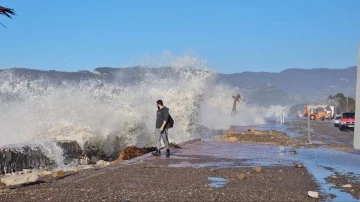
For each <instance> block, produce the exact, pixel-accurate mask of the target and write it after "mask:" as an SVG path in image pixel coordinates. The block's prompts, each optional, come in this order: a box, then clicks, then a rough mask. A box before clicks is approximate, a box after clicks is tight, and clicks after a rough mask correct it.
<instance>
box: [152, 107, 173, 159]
mask: <svg viewBox="0 0 360 202" xmlns="http://www.w3.org/2000/svg"><path fill="white" fill-rule="evenodd" d="M156 106H157V108H158V110H157V113H156V123H155V141H156V151H155V152H153V153H152V154H153V155H155V156H160V155H161V153H160V146H161V139H162V140H163V141H164V144H165V148H166V157H169V156H170V146H169V139H168V129H169V128H171V127H172V126H173V122H174V121H173V119H172V118H171V116H170V113H169V109H168V108H167V107H165V106H164V104H163V101H162V100H158V101H157V102H156Z"/></svg>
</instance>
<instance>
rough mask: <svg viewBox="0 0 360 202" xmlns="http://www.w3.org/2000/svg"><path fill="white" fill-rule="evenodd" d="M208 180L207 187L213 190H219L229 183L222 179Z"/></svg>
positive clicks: (210, 178) (212, 178) (209, 178)
mask: <svg viewBox="0 0 360 202" xmlns="http://www.w3.org/2000/svg"><path fill="white" fill-rule="evenodd" d="M208 180H209V181H210V183H209V186H210V187H214V188H221V187H224V186H225V185H226V184H227V183H229V180H227V179H225V178H222V177H208Z"/></svg>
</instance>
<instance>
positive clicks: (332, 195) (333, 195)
mask: <svg viewBox="0 0 360 202" xmlns="http://www.w3.org/2000/svg"><path fill="white" fill-rule="evenodd" d="M329 196H330V198H331V199H334V198H336V197H337V196H336V195H335V194H329Z"/></svg>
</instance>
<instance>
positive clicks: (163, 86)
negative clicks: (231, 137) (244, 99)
mask: <svg viewBox="0 0 360 202" xmlns="http://www.w3.org/2000/svg"><path fill="white" fill-rule="evenodd" d="M167 65H168V66H171V68H169V70H170V72H171V74H169V75H168V76H164V75H157V74H154V73H152V72H153V71H150V70H151V68H147V67H143V68H140V69H139V71H141V72H136V74H139V75H142V77H141V79H140V80H139V82H136V83H135V84H132V85H128V84H124V83H122V82H121V81H122V80H126V77H127V75H124V74H121V73H118V74H116V75H114V77H115V78H117V80H118V81H119V82H111V81H107V80H102V79H86V80H82V81H78V82H67V81H65V80H64V81H62V82H60V83H57V84H54V82H51V81H49V79H50V78H46V77H43V78H36V79H27V78H24V77H19V76H16V75H15V74H14V73H13V70H11V69H10V70H4V71H2V72H0V98H1V99H0V112H1V113H0V125H1V130H0V144H1V146H3V145H7V144H15V143H37V142H46V141H54V140H75V141H77V142H78V143H79V144H80V145H81V146H83V145H84V144H85V143H86V142H89V141H91V142H93V143H95V144H98V145H100V147H101V149H102V150H103V151H104V152H105V153H109V154H110V153H111V152H113V149H114V144H115V140H121V141H122V142H121V144H122V145H135V146H141V147H142V146H149V145H153V144H154V141H153V139H154V137H153V132H154V124H155V115H156V106H155V102H156V100H158V99H162V100H163V101H164V104H165V106H167V107H168V108H169V109H170V113H171V115H172V116H173V117H174V120H175V127H174V128H173V129H171V131H170V136H169V139H170V141H174V142H181V141H185V140H188V139H191V138H195V137H200V136H201V132H200V131H201V130H199V126H202V127H203V128H204V126H205V127H206V128H209V129H227V128H228V127H229V126H230V125H250V124H261V123H264V119H263V118H262V116H261V115H260V114H259V112H258V111H257V110H256V109H252V108H245V107H242V104H239V105H240V106H239V109H238V114H237V115H236V116H230V112H231V107H232V102H233V100H232V97H231V96H232V95H235V94H237V92H236V90H235V89H234V88H231V87H228V86H225V85H220V84H215V82H214V72H212V71H210V70H209V69H208V68H207V67H206V62H204V61H202V60H198V59H197V58H193V57H189V56H186V57H178V58H175V59H172V61H171V62H170V63H167Z"/></svg>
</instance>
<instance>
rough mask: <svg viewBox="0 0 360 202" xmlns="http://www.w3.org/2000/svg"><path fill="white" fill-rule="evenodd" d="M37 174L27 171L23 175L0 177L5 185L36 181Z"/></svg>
mask: <svg viewBox="0 0 360 202" xmlns="http://www.w3.org/2000/svg"><path fill="white" fill-rule="evenodd" d="M38 178H39V176H38V175H37V174H35V173H28V174H23V175H16V176H10V177H4V178H1V182H2V183H4V184H5V185H6V186H17V185H22V184H27V183H32V182H36V181H37V179H38Z"/></svg>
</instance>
